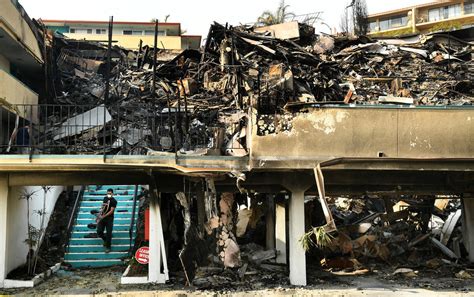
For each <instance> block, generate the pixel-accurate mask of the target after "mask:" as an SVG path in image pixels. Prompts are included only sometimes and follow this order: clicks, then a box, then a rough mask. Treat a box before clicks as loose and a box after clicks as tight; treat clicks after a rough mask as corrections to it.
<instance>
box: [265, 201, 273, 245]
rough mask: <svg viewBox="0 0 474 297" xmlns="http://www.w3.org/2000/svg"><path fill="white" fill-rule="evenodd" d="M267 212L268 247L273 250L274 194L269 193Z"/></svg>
mask: <svg viewBox="0 0 474 297" xmlns="http://www.w3.org/2000/svg"><path fill="white" fill-rule="evenodd" d="M266 204H267V212H266V214H265V221H266V224H267V228H266V241H265V242H266V248H267V250H271V249H274V248H275V200H274V199H273V195H271V194H268V195H267V201H266Z"/></svg>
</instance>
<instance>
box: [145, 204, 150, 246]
mask: <svg viewBox="0 0 474 297" xmlns="http://www.w3.org/2000/svg"><path fill="white" fill-rule="evenodd" d="M145 240H150V209H149V208H147V209H146V210H145Z"/></svg>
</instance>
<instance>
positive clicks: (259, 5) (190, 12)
mask: <svg viewBox="0 0 474 297" xmlns="http://www.w3.org/2000/svg"><path fill="white" fill-rule="evenodd" d="M366 1H367V6H368V9H369V14H372V13H377V12H382V11H386V10H392V9H397V8H402V7H407V6H412V5H417V4H421V3H427V2H432V1H433V0H431V1H430V0H397V1H392V0H366ZM19 2H20V3H21V5H23V7H24V8H25V10H26V11H27V13H28V15H29V16H30V17H32V18H42V19H55V20H103V21H107V20H108V19H109V16H111V15H113V16H114V20H115V21H142V22H143V21H145V22H146V21H150V20H151V19H153V18H157V19H158V20H160V21H161V20H164V18H165V16H166V15H170V17H169V18H168V22H178V23H181V29H182V30H186V34H190V35H202V36H203V38H204V37H205V36H206V35H207V32H208V30H209V25H210V24H211V23H212V22H213V21H217V22H220V23H223V24H225V23H226V22H227V23H229V24H231V25H238V24H240V23H251V22H254V21H256V19H257V18H258V16H260V15H261V13H262V12H263V11H265V10H272V11H274V10H275V9H276V7H277V6H278V4H279V2H280V0H236V1H230V0H168V1H164V0H160V1H156V0H19ZM347 3H348V0H323V1H321V0H286V4H287V5H289V6H290V7H289V11H291V12H293V13H295V14H297V15H299V14H307V13H313V12H317V11H322V12H323V13H322V15H321V16H322V19H323V22H324V23H326V24H328V25H329V26H330V27H337V28H339V23H340V19H341V14H342V13H343V11H344V7H345V6H346V4H347ZM315 27H316V31H323V32H327V31H328V30H329V29H327V27H328V26H326V25H322V24H319V25H315Z"/></svg>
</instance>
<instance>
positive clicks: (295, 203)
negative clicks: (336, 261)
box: [281, 174, 314, 286]
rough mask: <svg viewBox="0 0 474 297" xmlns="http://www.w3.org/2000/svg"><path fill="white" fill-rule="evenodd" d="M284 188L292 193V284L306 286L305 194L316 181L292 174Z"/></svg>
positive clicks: (284, 183)
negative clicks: (303, 238) (303, 243)
mask: <svg viewBox="0 0 474 297" xmlns="http://www.w3.org/2000/svg"><path fill="white" fill-rule="evenodd" d="M281 182H282V186H284V187H285V188H286V189H288V190H289V191H290V192H291V197H290V202H289V212H288V219H289V224H288V225H289V228H288V240H289V249H290V250H289V254H290V257H289V261H290V265H289V266H290V283H291V284H292V285H295V286H306V252H305V250H304V249H303V245H302V244H301V242H300V238H301V237H302V236H303V235H304V234H305V232H306V230H305V218H304V217H305V215H304V193H305V192H306V190H307V189H309V187H310V186H311V185H314V179H312V177H311V176H310V175H305V174H291V175H289V176H286V177H285V178H283V180H282V181H281Z"/></svg>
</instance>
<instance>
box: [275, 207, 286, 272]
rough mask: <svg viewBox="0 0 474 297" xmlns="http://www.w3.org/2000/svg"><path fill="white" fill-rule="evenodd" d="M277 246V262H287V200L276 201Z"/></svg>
mask: <svg viewBox="0 0 474 297" xmlns="http://www.w3.org/2000/svg"><path fill="white" fill-rule="evenodd" d="M275 237H276V240H275V248H276V250H277V253H278V254H277V257H276V262H277V263H281V264H286V209H285V201H280V202H277V203H276V207H275Z"/></svg>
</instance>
